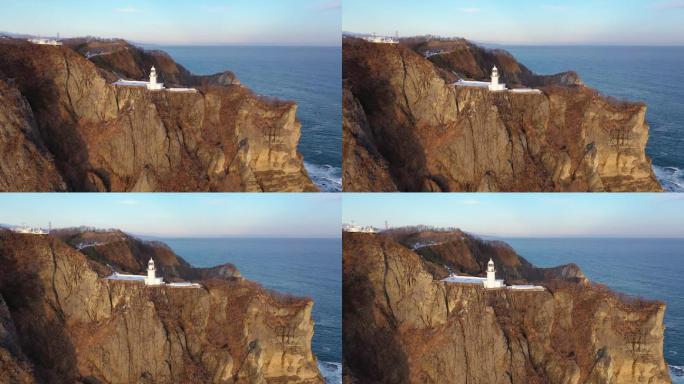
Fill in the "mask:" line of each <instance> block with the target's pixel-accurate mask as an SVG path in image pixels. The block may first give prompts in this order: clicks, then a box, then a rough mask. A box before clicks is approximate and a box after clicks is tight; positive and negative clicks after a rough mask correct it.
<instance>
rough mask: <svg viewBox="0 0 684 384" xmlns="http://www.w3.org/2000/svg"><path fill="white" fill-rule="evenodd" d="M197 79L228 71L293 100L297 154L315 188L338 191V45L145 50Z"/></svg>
mask: <svg viewBox="0 0 684 384" xmlns="http://www.w3.org/2000/svg"><path fill="white" fill-rule="evenodd" d="M145 48H150V49H152V48H155V49H156V48H158V49H162V50H164V51H166V52H168V53H169V54H170V55H171V56H172V57H173V58H174V60H176V61H177V62H178V63H180V64H181V65H183V66H184V67H186V68H187V69H189V70H190V71H191V72H193V73H195V74H200V75H209V74H213V73H217V72H221V71H225V70H230V71H233V72H234V73H235V74H236V75H237V77H238V79H240V82H241V83H242V84H244V85H246V86H247V87H249V88H250V89H252V90H253V91H254V92H256V93H259V94H263V95H267V96H274V97H278V98H280V99H284V100H293V101H296V102H297V104H298V110H297V116H298V117H299V120H300V121H301V122H302V137H301V140H300V143H299V151H300V152H301V153H302V154H303V155H304V162H305V165H306V168H307V171H308V172H309V176H311V178H312V179H313V181H314V182H315V183H316V185H318V186H319V187H320V188H321V190H323V191H327V192H339V191H341V190H342V90H341V85H340V84H342V51H341V49H340V48H339V47H265V46H161V47H158V46H145Z"/></svg>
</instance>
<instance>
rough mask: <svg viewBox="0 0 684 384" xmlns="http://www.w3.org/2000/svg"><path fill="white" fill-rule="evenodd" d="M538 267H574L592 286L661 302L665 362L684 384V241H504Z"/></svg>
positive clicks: (607, 239) (673, 376) (585, 239)
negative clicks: (569, 265) (603, 285)
mask: <svg viewBox="0 0 684 384" xmlns="http://www.w3.org/2000/svg"><path fill="white" fill-rule="evenodd" d="M504 241H506V242H507V243H508V244H510V245H511V246H512V247H513V248H514V249H515V250H516V252H517V253H518V254H519V255H521V256H523V257H525V258H526V259H527V260H528V261H530V262H531V263H532V264H535V265H536V266H538V267H554V266H558V265H561V264H567V263H576V264H577V265H579V266H580V268H581V269H582V271H583V272H584V274H585V275H586V276H587V277H588V278H589V279H590V280H592V281H595V282H599V283H602V284H605V285H607V286H608V287H610V288H612V289H614V290H616V291H619V292H622V293H626V294H628V295H632V296H637V297H642V298H646V299H654V300H662V301H664V302H665V304H666V305H667V309H666V310H665V347H664V354H665V360H666V361H667V363H668V366H669V367H670V375H671V376H672V380H673V383H676V384H684V290H682V276H684V239H633V238H632V239H609V238H563V239H550V238H544V239H539V238H536V239H523V238H512V239H504Z"/></svg>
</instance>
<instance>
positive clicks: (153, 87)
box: [147, 66, 164, 91]
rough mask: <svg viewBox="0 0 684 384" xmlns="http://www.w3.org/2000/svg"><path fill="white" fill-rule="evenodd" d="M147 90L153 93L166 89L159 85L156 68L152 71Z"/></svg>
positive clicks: (161, 84)
mask: <svg viewBox="0 0 684 384" xmlns="http://www.w3.org/2000/svg"><path fill="white" fill-rule="evenodd" d="M147 89H149V90H152V91H155V90H161V89H164V84H163V83H157V69H156V68H154V66H152V69H151V70H150V82H149V83H147Z"/></svg>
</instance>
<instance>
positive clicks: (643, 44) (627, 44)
mask: <svg viewBox="0 0 684 384" xmlns="http://www.w3.org/2000/svg"><path fill="white" fill-rule="evenodd" d="M366 35H373V33H367V32H349V31H343V32H342V36H343V37H344V36H350V37H357V38H358V37H359V36H366ZM377 35H378V36H387V37H395V35H394V34H377ZM416 37H435V38H440V39H464V40H466V41H469V42H471V43H475V44H492V45H508V46H511V45H512V46H516V45H519V46H597V47H684V41H683V42H679V43H656V42H641V43H631V42H619V43H618V42H614V43H612V42H600V41H597V42H553V41H545V42H520V41H508V42H506V41H482V40H477V39H471V38H468V37H463V36H456V35H452V36H441V35H433V34H430V33H426V34H422V35H410V36H406V35H404V36H401V35H400V36H399V39H410V38H416Z"/></svg>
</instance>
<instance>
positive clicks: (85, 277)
mask: <svg viewBox="0 0 684 384" xmlns="http://www.w3.org/2000/svg"><path fill="white" fill-rule="evenodd" d="M79 248H80V250H79ZM150 255H154V257H155V260H156V261H157V265H158V269H159V270H162V271H164V273H169V276H170V278H168V279H167V278H166V275H164V277H165V279H166V280H167V281H169V280H175V279H187V278H194V277H201V278H202V280H200V283H201V284H202V288H173V287H170V286H160V287H146V286H145V285H143V284H141V283H135V282H125V281H112V280H105V279H103V277H105V276H107V275H109V274H110V273H112V271H113V270H117V271H119V272H128V273H142V272H143V269H142V268H140V265H139V263H140V261H142V260H143V259H144V258H148V257H149V256H150ZM0 263H2V265H3V268H2V269H0V377H3V378H10V381H9V382H20V383H34V382H35V383H43V382H46V383H74V382H79V383H88V384H92V383H177V382H188V383H190V382H192V383H322V382H323V380H322V378H321V376H320V373H319V371H318V368H317V365H316V359H315V357H314V355H313V354H312V352H311V338H312V336H313V321H312V319H311V309H312V305H313V303H312V301H311V300H310V299H303V298H297V297H292V296H287V295H282V294H278V293H276V292H272V291H268V290H266V289H264V288H262V287H260V286H259V285H258V284H256V283H254V282H250V281H247V280H245V279H243V278H241V277H240V276H239V273H238V272H237V270H236V269H235V267H234V266H232V265H225V266H220V267H218V268H214V269H201V270H200V269H194V268H192V267H190V266H189V265H188V264H187V262H185V261H184V260H183V259H182V258H180V257H178V256H176V255H174V254H173V253H172V252H171V250H170V249H168V247H166V246H164V245H162V244H159V243H148V242H142V241H140V240H137V239H135V238H132V237H130V236H128V235H125V234H123V233H121V232H118V231H107V232H93V231H81V232H80V233H79V232H78V231H75V230H72V231H67V232H66V233H65V232H60V233H57V234H56V236H37V235H21V234H15V233H13V232H9V231H0ZM128 265H130V268H131V269H129V267H128ZM194 281H197V280H194ZM3 382H4V381H3Z"/></svg>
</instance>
